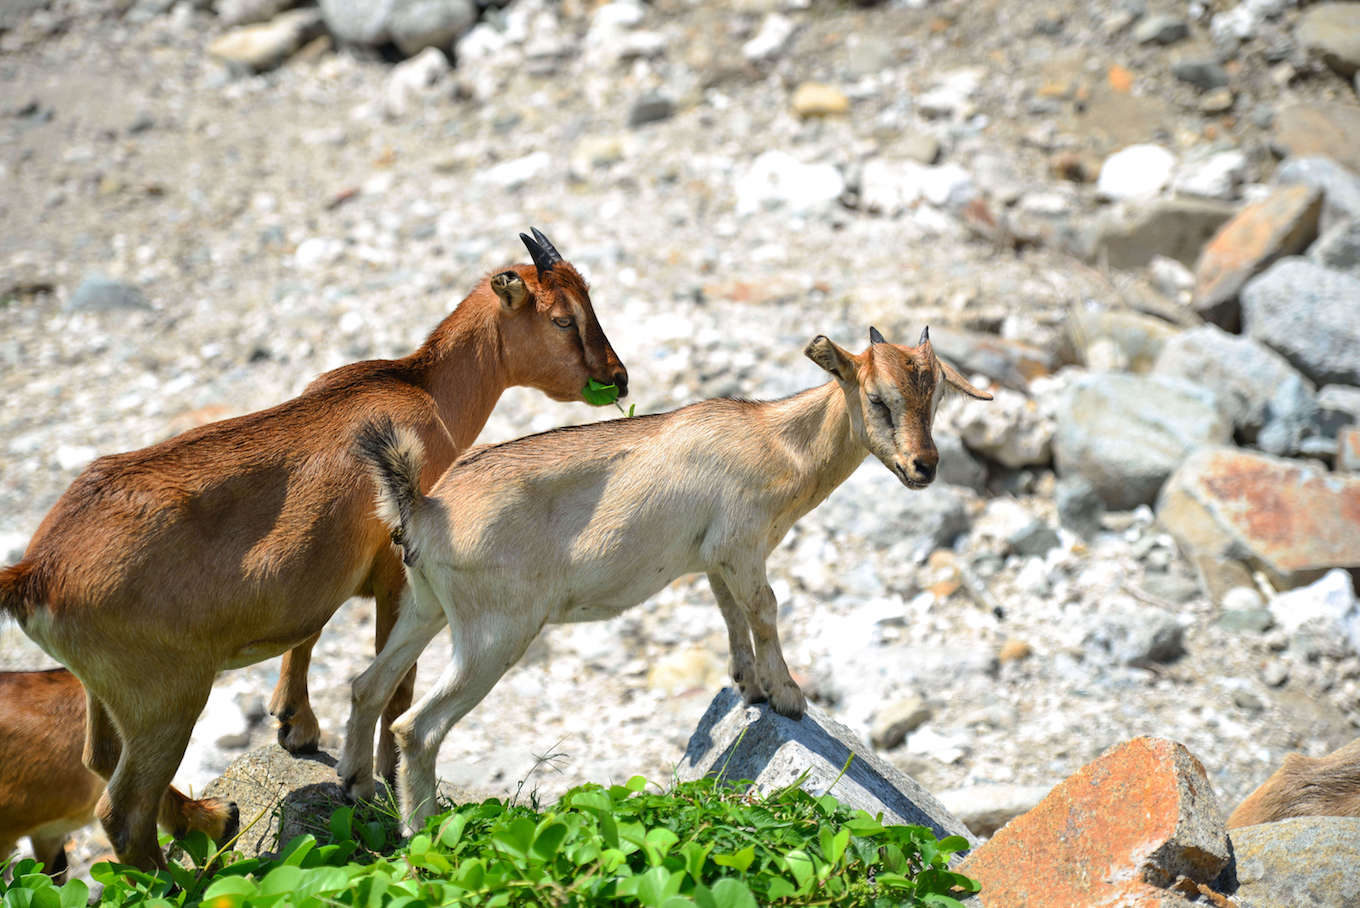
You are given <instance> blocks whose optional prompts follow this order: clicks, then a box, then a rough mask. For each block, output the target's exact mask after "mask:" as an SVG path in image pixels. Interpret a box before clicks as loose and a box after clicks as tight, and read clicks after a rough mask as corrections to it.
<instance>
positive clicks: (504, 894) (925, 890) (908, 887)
mask: <svg viewBox="0 0 1360 908" xmlns="http://www.w3.org/2000/svg"><path fill="white" fill-rule="evenodd" d="M646 789H647V783H646V781H645V780H644V779H643V778H642V777H641V776H635V777H634V778H632V779H630V780H629V782H628V784H626V785H615V786H611V787H604V786H600V785H593V784H591V785H583V786H580V787H578V788H574V789H572V790H571V791H569V792H567V794H565V795H564V796H563V797H562V799H561V800H560V801H559V802H558V803H557V804H556V805H554V806H552V807H550V808H547V809H544V810H540V809H539V808H538V806H537V805H530V806H525V805H517V804H513V803H506V802H503V801H500V800H496V799H492V800H488V801H484V802H482V803H480V804H465V805H462V806H458V807H454V808H453V809H452V810H450V811H449V812H447V813H444V814H442V815H440V816H436V817H433V818H432V819H431V820H430V821H429V823H428V824H427V825H426V827H425V829H424V830H423V831H422V832H421V833H419V834H418V835H416V836H414V837H413V838H411V839H410V840H409V841H407V842H405V843H403V844H401V845H400V847H398V846H397V845H396V836H395V834H394V829H395V824H394V823H393V822H392V819H393V818H391V817H387V818H385V819H384V818H383V817H382V816H381V815H379V816H378V818H377V819H362V818H363V817H365V816H370V815H372V814H371V813H359V814H356V812H355V809H354V808H351V807H342V808H340V809H339V810H337V811H336V812H335V814H334V815H333V816H332V817H331V821H330V827H329V829H328V830H327V831H326V832H324V833H322V834H321V835H320V837H318V836H313V835H305V836H300V837H298V838H296V839H294V840H293V841H292V842H290V843H289V844H288V846H287V847H286V848H284V849H283V852H282V853H281V854H280V855H279V856H278V857H277V858H270V859H267V860H265V859H260V858H251V859H246V860H234V861H232V860H229V859H230V858H232V857H233V855H232V854H231V853H227V854H224V855H223V854H217V853H215V852H214V851H213V848H212V845H211V844H210V843H209V842H208V840H207V839H206V838H205V837H203V836H202V835H199V834H196V835H194V836H191V837H190V838H188V839H187V840H185V841H183V842H181V843H180V847H182V848H183V849H184V852H185V857H186V858H187V860H186V861H185V864H187V865H191V866H182V865H181V864H174V865H172V867H171V869H170V870H169V872H162V873H158V874H147V873H142V872H140V871H137V870H133V869H131V868H128V867H123V866H120V865H114V864H98V865H96V867H95V870H94V874H93V875H94V877H95V879H96V880H98V881H99V882H100V883H102V884H103V885H104V887H105V888H104V892H103V897H102V900H101V902H100V904H101V905H119V906H133V905H137V906H146V908H193V906H200V905H201V906H204V908H238V906H248V908H284V906H289V908H292V906H296V908H329V906H339V905H354V906H364V908H370V906H371V908H380V906H382V908H416V906H438V905H478V906H502V905H503V906H518V905H525V906H594V905H602V906H603V905H608V906H624V905H630V906H631V905H640V906H649V908H682V906H699V908H755V906H757V905H838V906H839V905H844V906H899V905H908V906H942V908H944V906H957V908H962V906H961V903H960V902H959V901H958V900H957V898H956V897H957V896H962V895H964V894H966V893H970V892H976V891H977V889H978V886H977V883H975V882H973V881H972V880H969V879H968V878H967V877H964V876H962V875H960V874H957V873H953V872H951V871H950V870H949V869H948V864H947V861H948V858H949V855H951V854H953V853H954V852H956V851H958V850H960V849H962V848H965V847H966V846H967V843H966V842H965V841H964V840H963V839H961V838H958V837H950V838H947V839H945V840H943V841H937V840H936V838H935V836H934V835H933V834H932V833H931V831H930V830H929V829H926V828H924V827H919V826H884V825H882V824H881V823H879V822H878V821H877V820H875V819H874V818H873V817H870V816H869V815H868V814H866V813H864V812H863V811H852V810H849V809H847V808H845V807H843V806H841V805H840V804H839V803H838V802H837V801H836V800H835V799H834V798H832V797H831V796H829V795H824V796H822V797H813V796H812V795H809V794H807V793H806V792H804V791H802V790H801V789H799V788H798V787H796V786H790V787H789V788H786V789H782V790H780V791H777V792H774V793H773V794H770V795H768V796H758V795H751V794H748V793H746V789H745V788H731V787H727V786H724V785H715V783H714V782H713V781H711V780H703V781H698V782H687V783H683V784H679V785H677V786H675V787H674V788H673V789H672V790H670V791H668V792H664V793H654V792H649V791H647V790H646ZM205 868H212V869H205ZM0 895H3V898H0V905H3V906H5V908H79V906H81V905H83V904H85V901H86V899H87V897H88V889H87V887H86V886H85V884H83V883H81V882H79V881H72V882H70V883H67V884H66V885H65V886H63V887H57V886H55V885H53V884H52V882H51V881H50V880H49V879H48V878H47V877H46V876H44V875H43V874H41V873H39V872H38V865H37V864H36V863H35V862H34V861H32V860H25V861H20V862H18V864H17V865H16V866H15V868H14V880H13V882H12V883H11V884H9V886H8V888H6V887H5V884H4V883H0Z"/></svg>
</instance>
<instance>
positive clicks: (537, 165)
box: [481, 151, 552, 189]
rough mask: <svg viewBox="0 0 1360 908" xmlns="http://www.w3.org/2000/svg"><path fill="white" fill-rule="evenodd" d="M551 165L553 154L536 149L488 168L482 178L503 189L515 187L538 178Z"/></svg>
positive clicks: (483, 172)
mask: <svg viewBox="0 0 1360 908" xmlns="http://www.w3.org/2000/svg"><path fill="white" fill-rule="evenodd" d="M551 167H552V156H551V155H549V154H548V153H547V152H546V151H535V152H532V153H530V154H527V155H525V156H524V157H522V158H513V159H512V160H509V161H502V162H501V163H499V164H496V165H494V166H492V167H489V168H487V169H486V170H484V171H482V174H481V179H483V180H485V181H486V182H488V183H490V184H491V185H493V186H499V187H501V188H503V189H515V188H517V187H520V186H523V185H524V184H525V183H528V182H530V181H532V180H536V179H538V178H539V177H540V176H542V175H543V174H545V173H547V172H548V170H549V168H551Z"/></svg>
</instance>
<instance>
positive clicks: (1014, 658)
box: [969, 637, 1034, 828]
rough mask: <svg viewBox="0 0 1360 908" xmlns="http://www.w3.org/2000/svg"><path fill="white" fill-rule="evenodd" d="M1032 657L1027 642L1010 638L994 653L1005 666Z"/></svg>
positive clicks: (1030, 647) (1031, 647)
mask: <svg viewBox="0 0 1360 908" xmlns="http://www.w3.org/2000/svg"><path fill="white" fill-rule="evenodd" d="M1032 655H1034V647H1033V646H1031V645H1030V644H1029V642H1028V641H1025V640H1017V639H1015V638H1014V637H1012V638H1011V639H1009V640H1007V641H1006V642H1005V643H1003V644H1001V648H1000V649H999V650H997V651H996V661H997V662H999V663H1001V664H1002V665H1005V664H1006V663H1007V662H1022V661H1024V660H1025V659H1028V658H1029V657H1030V656H1032ZM969 828H971V827H969Z"/></svg>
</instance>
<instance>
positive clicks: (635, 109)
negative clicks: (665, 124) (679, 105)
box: [628, 92, 675, 126]
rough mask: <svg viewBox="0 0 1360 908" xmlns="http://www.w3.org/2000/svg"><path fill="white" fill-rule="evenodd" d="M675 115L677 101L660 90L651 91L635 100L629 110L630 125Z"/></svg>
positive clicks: (656, 120) (656, 121) (651, 121)
mask: <svg viewBox="0 0 1360 908" xmlns="http://www.w3.org/2000/svg"><path fill="white" fill-rule="evenodd" d="M673 116H675V102H674V101H672V100H671V99H670V98H668V97H667V96H665V95H663V94H660V93H659V92H650V93H648V94H645V95H643V96H642V97H640V98H638V99H637V100H636V101H634V102H633V106H632V107H631V108H630V109H629V111H628V125H629V126H645V125H646V124H648V123H658V122H660V121H662V120H669V119H670V118H671V117H673Z"/></svg>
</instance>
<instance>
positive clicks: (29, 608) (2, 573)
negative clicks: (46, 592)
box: [0, 561, 37, 627]
mask: <svg viewBox="0 0 1360 908" xmlns="http://www.w3.org/2000/svg"><path fill="white" fill-rule="evenodd" d="M33 574H34V572H33V566H32V564H30V563H29V562H27V561H20V562H19V563H18V564H12V565H10V566H9V567H7V568H3V569H0V615H8V616H9V617H11V618H13V619H14V620H15V621H17V622H19V626H20V627H22V626H23V625H24V624H25V623H27V621H28V619H29V618H30V617H32V615H33V612H34V609H35V604H36V602H37V596H36V595H35V594H36V592H37V591H36V589H35V586H36V582H35V580H36V578H35V577H34V576H33Z"/></svg>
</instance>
